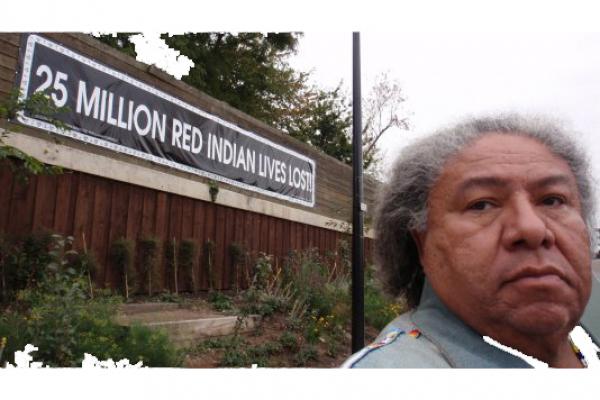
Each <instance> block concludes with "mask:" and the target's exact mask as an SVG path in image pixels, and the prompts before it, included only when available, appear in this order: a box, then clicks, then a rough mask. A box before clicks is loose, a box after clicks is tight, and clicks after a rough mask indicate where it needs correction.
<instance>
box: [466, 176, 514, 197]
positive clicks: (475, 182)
mask: <svg viewBox="0 0 600 400" xmlns="http://www.w3.org/2000/svg"><path fill="white" fill-rule="evenodd" d="M504 186H506V180H504V179H502V178H499V177H496V176H477V177H474V178H468V179H467V180H465V181H463V182H462V183H461V184H460V185H459V186H458V190H457V192H459V193H460V192H465V191H467V190H469V189H471V188H474V187H504Z"/></svg>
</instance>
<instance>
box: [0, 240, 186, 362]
mask: <svg viewBox="0 0 600 400" xmlns="http://www.w3.org/2000/svg"><path fill="white" fill-rule="evenodd" d="M70 241H71V239H70V238H62V237H61V236H58V235H54V236H53V241H52V244H51V245H50V250H48V251H46V253H47V254H48V255H49V259H50V260H51V261H50V262H49V263H48V265H47V266H46V267H45V268H44V270H45V273H44V274H43V276H44V279H43V280H42V281H41V282H38V284H37V286H36V287H33V288H27V289H23V290H20V291H19V292H18V293H17V296H16V300H15V301H14V302H13V303H12V304H11V305H10V306H9V307H7V308H5V309H4V310H3V312H2V314H1V315H0V336H3V337H6V338H7V346H6V351H8V354H7V355H8V357H6V358H7V360H8V361H9V362H14V359H13V357H14V351H16V350H20V349H22V348H23V346H24V345H25V344H27V343H32V344H34V345H35V346H37V347H38V348H39V350H38V351H37V353H36V354H35V358H36V360H39V361H42V362H44V364H46V365H49V366H54V367H75V366H79V365H81V361H82V359H83V354H84V353H91V354H94V355H95V356H96V357H98V358H100V359H107V358H112V359H113V360H118V359H121V358H128V359H129V360H130V361H131V362H132V363H136V362H138V361H140V360H142V361H144V364H145V365H147V366H176V365H178V363H179V362H180V359H179V353H178V352H176V351H175V350H174V348H173V346H172V345H171V344H170V342H169V341H168V338H167V336H166V335H165V334H164V333H162V332H157V331H151V330H149V329H148V328H146V327H137V326H133V327H123V326H119V325H117V324H116V323H115V322H114V319H113V318H114V316H115V314H116V308H117V306H118V304H119V302H120V299H119V298H118V297H106V296H103V292H102V291H97V292H96V293H97V294H98V296H95V297H94V299H91V298H90V297H89V296H88V282H87V280H86V276H85V272H84V270H82V269H78V268H77V265H76V263H75V264H74V262H75V261H74V260H80V258H79V257H78V255H79V254H78V253H77V252H75V251H73V250H66V249H67V248H68V247H69V243H70ZM40 256H41V254H40Z"/></svg>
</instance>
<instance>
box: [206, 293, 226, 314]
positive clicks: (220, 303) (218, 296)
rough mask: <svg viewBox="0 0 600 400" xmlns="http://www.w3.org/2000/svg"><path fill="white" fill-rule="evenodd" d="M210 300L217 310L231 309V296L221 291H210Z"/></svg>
mask: <svg viewBox="0 0 600 400" xmlns="http://www.w3.org/2000/svg"><path fill="white" fill-rule="evenodd" d="M208 302H209V303H210V304H211V305H212V307H213V308H214V309H215V310H217V311H225V310H230V309H231V298H230V297H228V296H226V295H224V294H223V293H221V292H210V293H209V294H208Z"/></svg>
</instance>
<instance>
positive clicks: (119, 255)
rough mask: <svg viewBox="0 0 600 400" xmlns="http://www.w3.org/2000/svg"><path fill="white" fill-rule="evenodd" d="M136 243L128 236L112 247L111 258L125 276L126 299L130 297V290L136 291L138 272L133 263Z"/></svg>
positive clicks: (117, 241) (118, 240)
mask: <svg viewBox="0 0 600 400" xmlns="http://www.w3.org/2000/svg"><path fill="white" fill-rule="evenodd" d="M133 251H134V243H133V242H132V241H131V240H129V239H126V238H119V239H117V240H116V241H115V242H114V243H113V244H112V245H111V247H110V259H111V262H112V264H113V265H114V266H115V267H116V269H117V271H119V272H120V273H121V276H122V277H123V280H122V282H123V291H124V293H125V299H129V293H130V291H132V292H133V291H135V283H136V273H135V268H134V264H133V260H134V257H133V254H134V253H133Z"/></svg>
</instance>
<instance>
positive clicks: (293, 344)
mask: <svg viewBox="0 0 600 400" xmlns="http://www.w3.org/2000/svg"><path fill="white" fill-rule="evenodd" d="M279 343H280V344H281V346H282V347H283V348H284V349H286V350H289V351H291V352H294V353H295V352H296V351H298V349H299V348H300V344H299V342H298V337H297V336H296V335H295V334H293V333H292V332H288V331H286V332H283V333H282V334H281V336H280V337H279Z"/></svg>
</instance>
